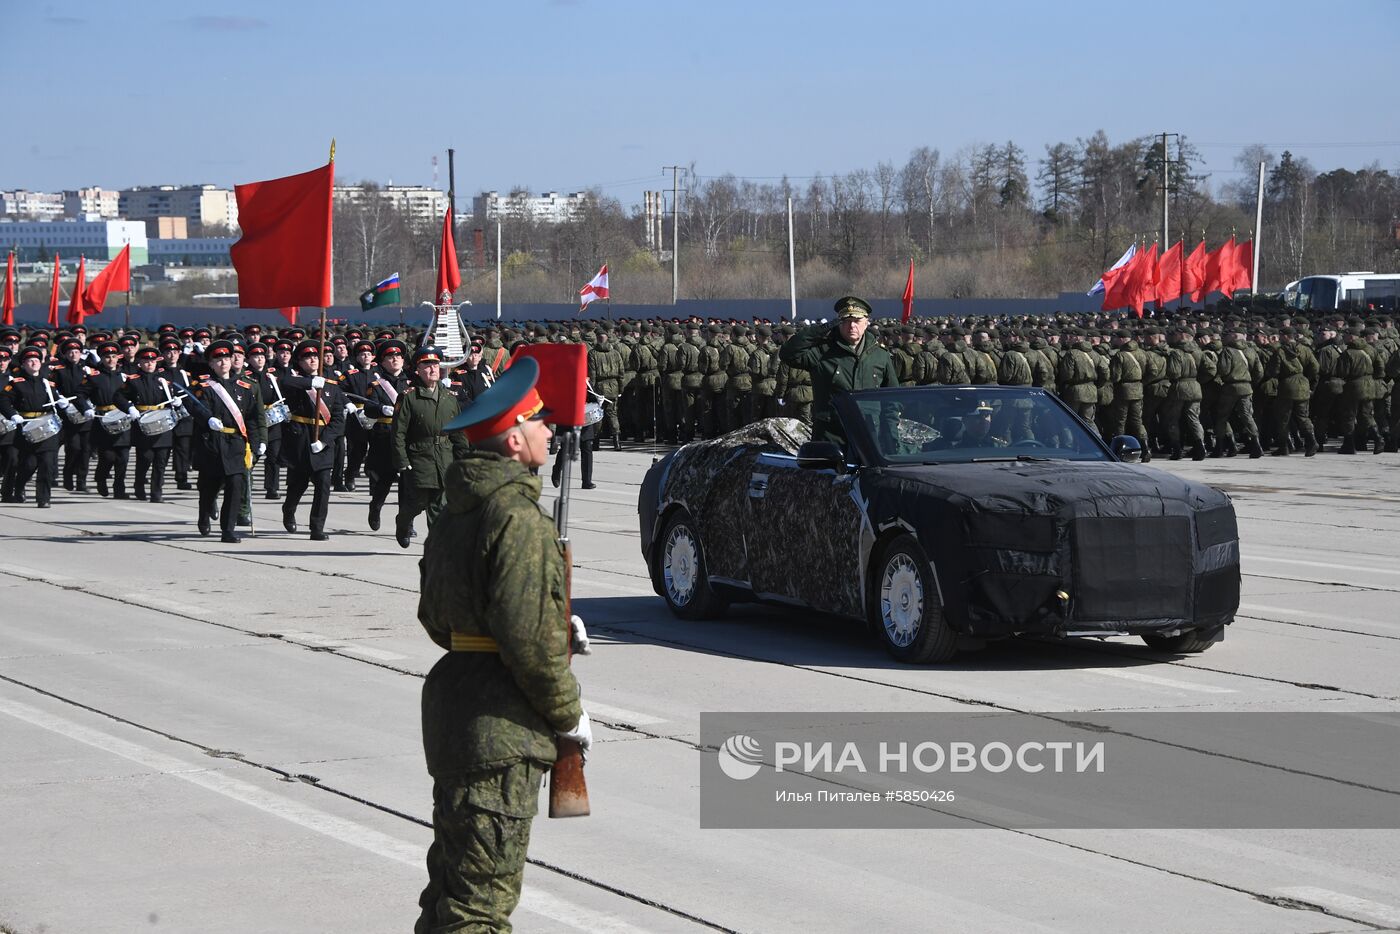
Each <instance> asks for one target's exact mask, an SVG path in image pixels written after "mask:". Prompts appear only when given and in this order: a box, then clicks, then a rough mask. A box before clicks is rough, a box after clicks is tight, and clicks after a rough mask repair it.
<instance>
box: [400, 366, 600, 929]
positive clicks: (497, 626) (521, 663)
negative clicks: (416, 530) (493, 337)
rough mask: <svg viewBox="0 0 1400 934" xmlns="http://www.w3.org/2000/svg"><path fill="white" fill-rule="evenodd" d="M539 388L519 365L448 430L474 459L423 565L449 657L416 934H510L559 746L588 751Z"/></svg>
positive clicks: (424, 615)
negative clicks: (544, 478)
mask: <svg viewBox="0 0 1400 934" xmlns="http://www.w3.org/2000/svg"><path fill="white" fill-rule="evenodd" d="M538 373H539V369H538V367H537V366H536V365H535V363H534V361H533V360H530V359H525V360H521V361H519V362H517V363H516V364H515V365H514V366H512V367H511V368H510V369H509V370H507V371H506V372H505V374H504V375H503V376H501V378H500V379H499V380H497V381H496V383H494V384H493V385H492V387H491V388H490V389H488V390H487V391H486V392H484V393H483V394H482V395H481V396H480V397H478V398H477V399H476V400H475V401H474V402H473V403H472V404H471V405H470V406H469V407H468V408H467V410H466V411H465V412H463V413H462V414H461V415H460V416H458V417H457V418H454V419H453V420H452V421H450V422H448V423H447V425H446V430H447V431H448V432H453V433H460V432H461V431H462V430H465V433H466V439H467V440H468V441H470V442H471V444H472V445H473V449H472V450H471V451H470V452H469V453H467V454H466V455H465V456H463V457H461V458H460V459H458V460H456V461H455V462H453V464H452V465H451V467H449V468H448V470H447V482H446V487H447V504H446V508H445V509H444V511H443V512H442V514H441V516H439V518H438V521H437V522H436V523H434V524H432V525H431V526H430V531H429V534H428V539H427V542H426V543H425V545H424V548H423V559H422V561H421V562H420V563H419V567H420V570H421V590H422V596H421V599H420V601H419V604H418V619H419V621H420V622H422V624H423V627H424V628H425V629H426V630H427V631H428V635H429V636H430V637H431V638H432V640H433V641H434V642H435V643H437V644H438V645H439V646H441V647H442V648H443V649H446V650H447V653H448V654H446V655H444V656H443V657H442V658H441V659H440V660H439V661H438V663H437V664H436V665H434V666H433V669H432V671H430V672H429V673H428V677H427V679H426V680H425V681H424V683H423V747H424V752H425V754H426V757H427V765H428V772H429V774H431V775H432V776H433V844H432V847H431V848H430V849H429V850H428V885H427V887H426V888H425V889H424V890H423V894H422V896H421V897H420V898H419V907H420V908H421V913H420V915H419V917H418V923H417V925H416V926H415V928H414V930H415V931H416V932H418V934H427V932H434V931H510V930H511V924H510V914H511V912H512V911H514V910H515V906H516V905H517V904H518V903H519V901H520V887H521V882H522V880H523V876H524V869H525V854H526V849H527V847H528V845H529V842H530V823H531V820H532V819H533V818H534V816H535V814H536V812H537V810H538V806H539V805H538V799H539V792H540V785H541V782H542V780H543V778H544V775H545V773H546V772H547V771H549V768H550V766H551V764H553V762H554V760H555V755H556V747H555V736H556V735H557V736H563V737H566V738H568V739H572V740H574V741H576V742H578V743H579V744H580V745H581V746H582V747H583V749H584V752H585V753H586V752H587V751H588V749H589V747H590V746H591V745H592V741H593V732H592V727H591V725H590V723H589V719H588V714H587V713H586V712H585V711H584V709H583V706H582V705H581V703H580V701H579V687H578V682H577V681H576V680H575V679H574V675H573V673H572V672H571V671H570V670H569V631H570V625H571V620H570V619H569V617H568V611H567V607H566V604H565V599H566V597H565V595H566V594H567V586H568V585H567V578H566V570H565V567H564V554H563V548H562V546H561V545H560V544H559V542H558V539H557V537H556V533H555V529H554V524H553V523H552V522H551V521H550V520H549V517H548V516H546V515H545V514H544V512H543V511H542V510H541V509H540V505H539V498H540V480H539V478H538V477H536V476H534V475H533V474H532V473H531V470H532V469H533V468H538V467H541V466H543V465H544V462H545V458H546V457H547V452H548V448H549V439H550V437H551V434H552V433H551V431H550V428H549V426H548V425H546V424H545V423H544V421H542V419H543V418H544V417H545V416H546V415H548V412H547V411H546V410H545V409H544V406H543V403H542V402H541V400H540V397H539V394H538V393H537V392H536V391H535V388H534V385H535V380H536V379H537V378H538ZM574 626H575V633H576V635H575V645H576V647H579V648H578V650H579V651H583V652H586V651H587V642H586V638H587V637H586V636H584V635H582V624H581V623H575V624H574Z"/></svg>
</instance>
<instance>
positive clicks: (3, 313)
mask: <svg viewBox="0 0 1400 934" xmlns="http://www.w3.org/2000/svg"><path fill="white" fill-rule="evenodd" d="M14 323H15V251H14V250H11V251H10V258H9V259H8V260H6V262H5V297H4V299H0V324H3V325H5V326H6V327H9V326H10V325H12V324H14Z"/></svg>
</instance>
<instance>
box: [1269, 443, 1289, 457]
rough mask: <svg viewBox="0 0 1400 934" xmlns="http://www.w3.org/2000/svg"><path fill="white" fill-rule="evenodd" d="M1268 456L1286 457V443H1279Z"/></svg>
mask: <svg viewBox="0 0 1400 934" xmlns="http://www.w3.org/2000/svg"><path fill="white" fill-rule="evenodd" d="M1269 456H1270V457H1287V456H1288V445H1286V444H1281V445H1279V446H1278V447H1276V448H1274V449H1273V450H1272V451H1270V452H1269Z"/></svg>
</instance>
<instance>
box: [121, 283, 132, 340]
mask: <svg viewBox="0 0 1400 934" xmlns="http://www.w3.org/2000/svg"><path fill="white" fill-rule="evenodd" d="M129 278H130V276H128V279H129ZM123 330H125V331H130V330H131V283H130V282H129V281H128V282H127V284H126V326H125V327H124V328H123Z"/></svg>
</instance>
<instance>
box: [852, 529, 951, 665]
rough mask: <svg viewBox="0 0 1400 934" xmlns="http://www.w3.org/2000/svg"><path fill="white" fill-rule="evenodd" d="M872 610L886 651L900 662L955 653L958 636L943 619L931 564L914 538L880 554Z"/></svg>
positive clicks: (896, 542)
mask: <svg viewBox="0 0 1400 934" xmlns="http://www.w3.org/2000/svg"><path fill="white" fill-rule="evenodd" d="M870 612H871V617H872V618H871V623H872V624H873V625H874V627H875V631H876V632H877V633H878V634H879V638H880V641H881V642H882V643H884V646H885V650H886V651H887V652H889V653H890V655H892V656H894V658H896V659H898V660H899V661H901V662H908V663H909V664H911V665H927V664H931V663H935V662H946V661H947V660H948V659H950V658H952V657H953V655H954V654H956V653H957V634H956V633H955V632H953V630H952V629H950V628H949V627H948V623H947V621H946V620H945V619H944V618H943V607H942V604H941V603H940V602H939V599H938V588H937V586H936V585H935V584H934V582H933V571H932V566H931V565H930V564H929V561H928V556H927V555H925V554H924V550H923V549H922V548H920V547H919V543H918V542H917V541H915V540H914V537H913V536H912V535H901V536H899V537H898V538H896V539H894V541H892V542H890V544H889V545H888V546H887V547H886V548H885V550H884V551H883V552H882V554H881V556H880V559H879V562H878V563H877V564H876V566H875V575H874V587H873V592H872V594H871V608H870Z"/></svg>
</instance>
